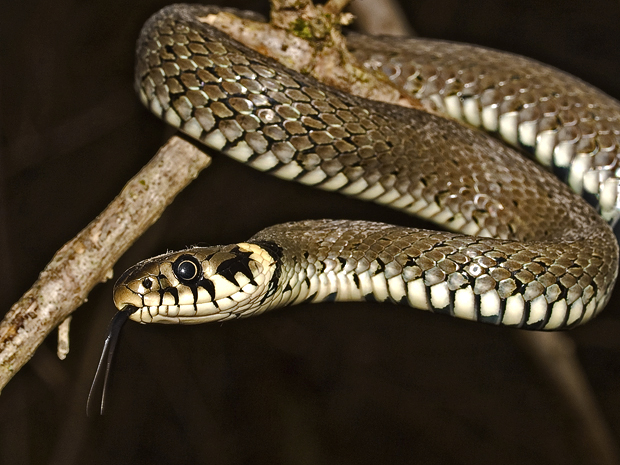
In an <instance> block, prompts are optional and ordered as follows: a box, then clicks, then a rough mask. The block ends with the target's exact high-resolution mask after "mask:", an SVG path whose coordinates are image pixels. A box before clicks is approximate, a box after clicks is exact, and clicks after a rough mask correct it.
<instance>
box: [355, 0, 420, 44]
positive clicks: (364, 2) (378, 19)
mask: <svg viewBox="0 0 620 465" xmlns="http://www.w3.org/2000/svg"><path fill="white" fill-rule="evenodd" d="M350 9H351V12H352V13H353V14H354V15H355V24H356V25H357V27H358V28H359V29H360V30H362V31H364V32H365V33H366V34H371V35H390V36H414V35H415V33H414V31H413V28H412V27H411V25H410V24H409V21H407V16H406V15H405V13H404V12H403V9H402V8H401V6H400V5H399V4H398V2H395V1H393V0H354V1H353V2H351V7H350Z"/></svg>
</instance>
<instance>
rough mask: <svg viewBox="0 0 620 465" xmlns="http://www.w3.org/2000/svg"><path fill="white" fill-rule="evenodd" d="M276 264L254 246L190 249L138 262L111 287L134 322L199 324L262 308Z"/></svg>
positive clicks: (116, 298)
mask: <svg viewBox="0 0 620 465" xmlns="http://www.w3.org/2000/svg"><path fill="white" fill-rule="evenodd" d="M275 269H276V263H275V261H274V259H273V257H272V255H271V254H270V253H269V252H268V251H267V250H265V249H264V248H262V247H261V246H259V245H257V244H248V243H240V244H232V245H227V246H215V247H195V248H191V249H186V250H182V251H179V252H173V253H168V254H164V255H160V256H158V257H154V258H152V259H149V260H145V261H142V262H140V263H138V264H136V265H134V266H133V267H131V268H129V269H128V270H127V271H126V272H125V273H123V274H122V275H121V277H120V278H119V279H118V281H117V283H116V285H115V287H114V304H115V305H116V307H117V308H118V309H119V310H122V309H123V308H126V307H127V306H132V307H135V308H136V311H134V312H133V313H132V314H131V315H130V316H129V318H130V319H131V320H133V321H136V322H139V323H164V324H165V323H169V324H179V323H183V324H199V323H204V322H208V321H223V320H228V319H234V318H238V317H239V316H240V315H241V314H243V316H248V315H250V314H253V313H254V311H253V310H254V309H256V308H259V307H260V306H261V305H262V304H264V298H265V295H268V292H267V291H268V289H269V287H270V286H273V278H274V275H275Z"/></svg>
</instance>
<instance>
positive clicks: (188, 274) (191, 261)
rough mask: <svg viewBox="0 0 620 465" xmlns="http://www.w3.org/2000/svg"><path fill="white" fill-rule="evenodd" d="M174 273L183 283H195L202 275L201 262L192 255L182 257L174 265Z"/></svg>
mask: <svg viewBox="0 0 620 465" xmlns="http://www.w3.org/2000/svg"><path fill="white" fill-rule="evenodd" d="M172 271H173V272H174V275H175V276H176V277H177V279H178V280H179V281H181V282H183V283H188V282H191V281H194V280H195V279H196V278H198V277H199V276H200V274H201V273H202V270H201V266H200V262H198V260H196V258H194V257H192V256H191V255H181V256H180V257H179V258H177V259H176V261H175V262H174V263H173V264H172Z"/></svg>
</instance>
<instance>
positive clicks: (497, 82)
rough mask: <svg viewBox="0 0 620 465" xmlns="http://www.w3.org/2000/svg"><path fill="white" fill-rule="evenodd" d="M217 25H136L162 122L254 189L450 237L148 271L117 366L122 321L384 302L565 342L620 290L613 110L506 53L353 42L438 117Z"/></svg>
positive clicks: (395, 239) (338, 225)
mask: <svg viewBox="0 0 620 465" xmlns="http://www.w3.org/2000/svg"><path fill="white" fill-rule="evenodd" d="M214 11H217V10H216V9H215V8H214V7H205V6H198V5H173V6H170V7H167V8H164V9H163V10H161V11H160V12H158V13H157V14H155V15H154V16H153V17H152V18H150V19H149V20H148V22H147V23H146V24H145V26H144V28H143V30H142V32H141V35H140V38H139V40H138V48H137V65H136V76H135V79H136V88H137V90H138V93H139V95H140V98H141V100H142V102H143V103H144V104H145V105H146V106H147V107H148V108H149V109H150V110H151V111H152V112H153V113H155V114H156V115H157V116H158V117H160V118H162V119H163V120H165V121H166V122H168V123H169V124H171V125H172V126H175V127H177V128H178V129H180V130H181V131H182V132H184V133H185V134H187V135H189V136H190V137H192V138H194V139H196V140H197V141H199V142H201V143H203V144H205V145H207V146H208V147H211V148H213V149H216V150H219V151H221V152H223V153H225V154H226V155H228V156H230V157H232V158H234V159H236V160H239V161H241V162H243V163H246V164H248V165H250V166H252V167H254V168H256V169H258V170H260V171H264V172H267V173H269V174H272V175H275V176H277V177H280V178H283V179H287V180H294V181H297V182H300V183H303V184H306V185H309V186H313V187H317V188H320V189H325V190H330V191H335V192H339V193H342V194H345V195H349V196H353V197H356V198H359V199H363V200H370V201H374V202H377V203H380V204H384V205H386V206H389V207H391V208H396V209H400V210H403V211H405V212H408V213H411V214H415V215H418V216H421V217H424V218H426V219H429V220H431V221H433V222H435V223H437V224H439V225H441V226H442V228H444V229H446V230H448V231H451V232H438V231H429V230H421V229H414V228H407V227H401V226H394V225H388V224H382V223H372V222H366V221H350V220H309V221H302V222H295V223H286V224H280V225H276V226H272V227H269V228H267V229H264V230H263V231H260V232H259V233H258V234H256V235H255V236H253V237H252V238H250V239H248V240H247V241H246V242H242V243H237V244H232V245H226V246H217V247H193V248H190V249H187V250H182V251H179V252H174V253H167V254H164V255H160V256H158V257H154V258H151V259H148V260H145V261H143V262H140V263H138V264H137V265H135V266H133V267H132V268H130V269H129V270H127V271H126V272H125V273H124V274H123V275H122V276H121V277H120V278H119V280H118V282H117V284H116V286H115V290H114V303H115V305H116V306H117V308H118V309H119V310H121V312H119V313H118V314H117V315H118V317H117V318H115V320H114V321H115V322H114V323H113V325H112V326H111V327H114V328H116V329H114V330H111V334H110V335H109V336H108V340H107V342H106V347H108V346H109V345H110V344H108V343H109V342H110V339H115V338H116V337H117V333H118V328H120V325H121V324H122V322H124V320H125V319H127V318H130V319H132V320H135V321H138V322H141V323H151V322H154V323H182V324H194V323H202V322H208V321H225V320H231V319H235V318H238V317H246V316H250V315H254V314H258V313H262V312H264V311H266V310H269V309H272V308H276V307H281V306H284V305H290V304H298V303H303V302H319V301H328V300H332V301H361V300H370V301H379V302H385V301H389V302H393V303H397V304H405V305H409V306H411V307H415V308H419V309H424V310H431V311H433V312H436V313H443V314H449V315H451V316H455V317H459V318H465V319H468V320H474V321H480V322H486V323H492V324H496V325H497V324H501V325H507V326H512V327H520V328H526V329H534V330H555V329H563V328H569V327H573V326H576V325H578V324H581V323H584V322H585V321H587V320H589V319H590V318H592V317H593V316H595V315H596V314H597V313H598V312H600V311H601V310H602V309H603V307H604V306H605V305H606V303H607V302H608V300H609V298H610V294H611V291H612V289H613V286H614V283H615V280H616V275H617V270H618V244H617V241H616V238H615V236H614V233H613V231H612V228H611V227H610V226H609V224H608V222H609V223H612V224H613V223H614V222H615V221H616V219H617V217H618V211H619V210H618V207H617V204H618V184H619V181H618V176H616V174H615V169H616V166H617V163H618V162H617V158H618V153H617V152H618V147H619V146H620V116H619V115H620V104H619V103H618V102H616V101H615V100H613V99H612V98H610V97H608V96H606V95H605V94H603V93H602V92H600V91H598V90H597V89H594V88H592V87H590V86H589V85H587V84H585V83H583V82H582V81H579V80H578V79H576V78H574V77H572V76H569V75H567V74H564V73H562V72H560V71H558V70H555V69H553V68H550V67H548V66H545V65H541V64H540V63H537V62H534V61H532V60H529V59H526V58H523V57H519V56H515V55H510V54H507V53H503V52H496V51H492V50H488V49H483V48H479V47H473V46H469V45H462V44H454V43H447V42H439V41H429V40H423V39H405V40H403V39H398V40H394V39H388V38H369V37H363V36H352V38H350V47H351V49H352V51H353V53H354V54H356V55H357V57H358V58H359V59H360V61H362V62H364V63H365V64H366V65H367V66H369V67H375V68H379V69H383V70H384V71H386V72H387V74H388V75H390V77H391V78H392V80H393V81H394V83H395V84H396V85H399V86H400V87H401V88H402V89H403V90H404V91H406V92H410V93H411V94H412V95H414V96H415V97H417V98H420V99H421V101H422V102H423V103H424V104H425V105H427V106H429V108H430V109H431V110H432V112H431V113H428V112H424V111H420V110H416V109H406V108H401V107H397V106H394V105H390V104H385V103H379V102H375V101H370V100H365V99H362V98H358V97H355V96H352V95H349V94H346V93H343V92H340V91H338V90H336V89H333V88H330V87H327V86H325V85H323V84H321V83H319V82H317V81H316V80H314V79H312V78H310V77H307V76H304V75H301V74H299V73H296V72H294V71H291V70H288V69H286V68H284V67H282V66H281V65H279V64H277V63H276V62H274V61H272V60H270V59H268V58H265V57H263V56H262V55H260V54H258V53H256V52H254V51H252V50H249V49H248V48H246V47H245V46H243V45H241V44H239V43H237V42H235V41H234V40H232V39H231V38H230V37H228V36H227V35H225V34H224V33H222V32H220V31H218V30H217V29H215V28H213V27H211V26H209V25H207V24H205V23H203V22H201V21H200V20H198V19H197V18H198V17H200V16H205V15H206V14H209V13H213V12H214ZM437 112H444V113H445V114H447V115H448V116H449V117H451V118H449V119H448V118H443V117H440V116H437V115H436V113H437ZM454 119H462V120H464V121H465V122H466V123H467V124H469V125H470V126H478V127H480V128H483V129H485V130H487V131H489V132H491V133H493V134H494V135H495V136H497V137H500V138H503V139H505V141H506V142H508V143H509V144H512V145H514V146H518V147H520V148H522V149H525V150H526V151H529V152H530V153H531V154H532V155H533V156H534V157H535V158H537V159H538V160H539V161H540V163H541V164H542V165H545V166H546V167H547V168H549V169H547V170H545V169H541V168H540V167H539V166H538V165H536V164H535V163H534V162H533V161H531V160H529V159H526V158H524V157H522V156H519V155H518V154H517V152H516V151H515V150H514V149H512V148H509V147H506V146H505V145H504V144H502V143H500V142H499V141H498V140H497V138H495V137H491V136H489V135H487V134H485V133H483V132H482V131H479V130H476V129H471V128H468V127H466V126H464V125H461V124H459V123H457V122H455V121H454ZM552 172H555V174H557V175H559V176H560V177H562V178H563V180H564V181H566V182H567V183H568V184H569V185H570V187H572V188H573V190H575V191H577V193H579V194H583V196H584V197H585V198H586V199H587V200H589V201H590V203H592V204H593V205H594V207H595V208H592V206H591V205H589V204H588V203H587V202H586V201H585V200H584V199H583V198H581V197H579V196H578V195H576V194H575V193H574V192H572V191H571V190H570V189H569V188H568V187H567V186H566V184H564V183H562V182H560V181H559V180H558V179H557V178H556V177H555V176H554V175H553V174H552ZM231 189H234V186H231ZM595 209H598V210H599V212H600V213H601V215H603V217H604V218H605V219H603V217H602V216H601V215H599V214H598V213H597V212H596V210H595ZM605 220H607V221H605ZM119 322H120V323H119ZM111 345H112V350H113V344H111ZM105 352H106V351H104V356H102V361H101V363H100V368H101V367H102V366H103V365H105ZM110 360H111V354H109V357H108V362H107V363H108V365H109V363H110Z"/></svg>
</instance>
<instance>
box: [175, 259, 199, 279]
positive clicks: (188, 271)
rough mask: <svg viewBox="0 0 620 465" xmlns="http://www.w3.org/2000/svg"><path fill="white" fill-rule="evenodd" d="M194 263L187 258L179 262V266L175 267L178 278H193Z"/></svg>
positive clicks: (194, 271) (195, 270) (194, 272)
mask: <svg viewBox="0 0 620 465" xmlns="http://www.w3.org/2000/svg"><path fill="white" fill-rule="evenodd" d="M196 272H197V269H196V264H195V263H192V262H190V261H189V260H185V261H184V262H181V263H180V264H179V267H178V268H177V276H178V277H179V278H180V279H186V280H190V279H194V277H195V276H196Z"/></svg>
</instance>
